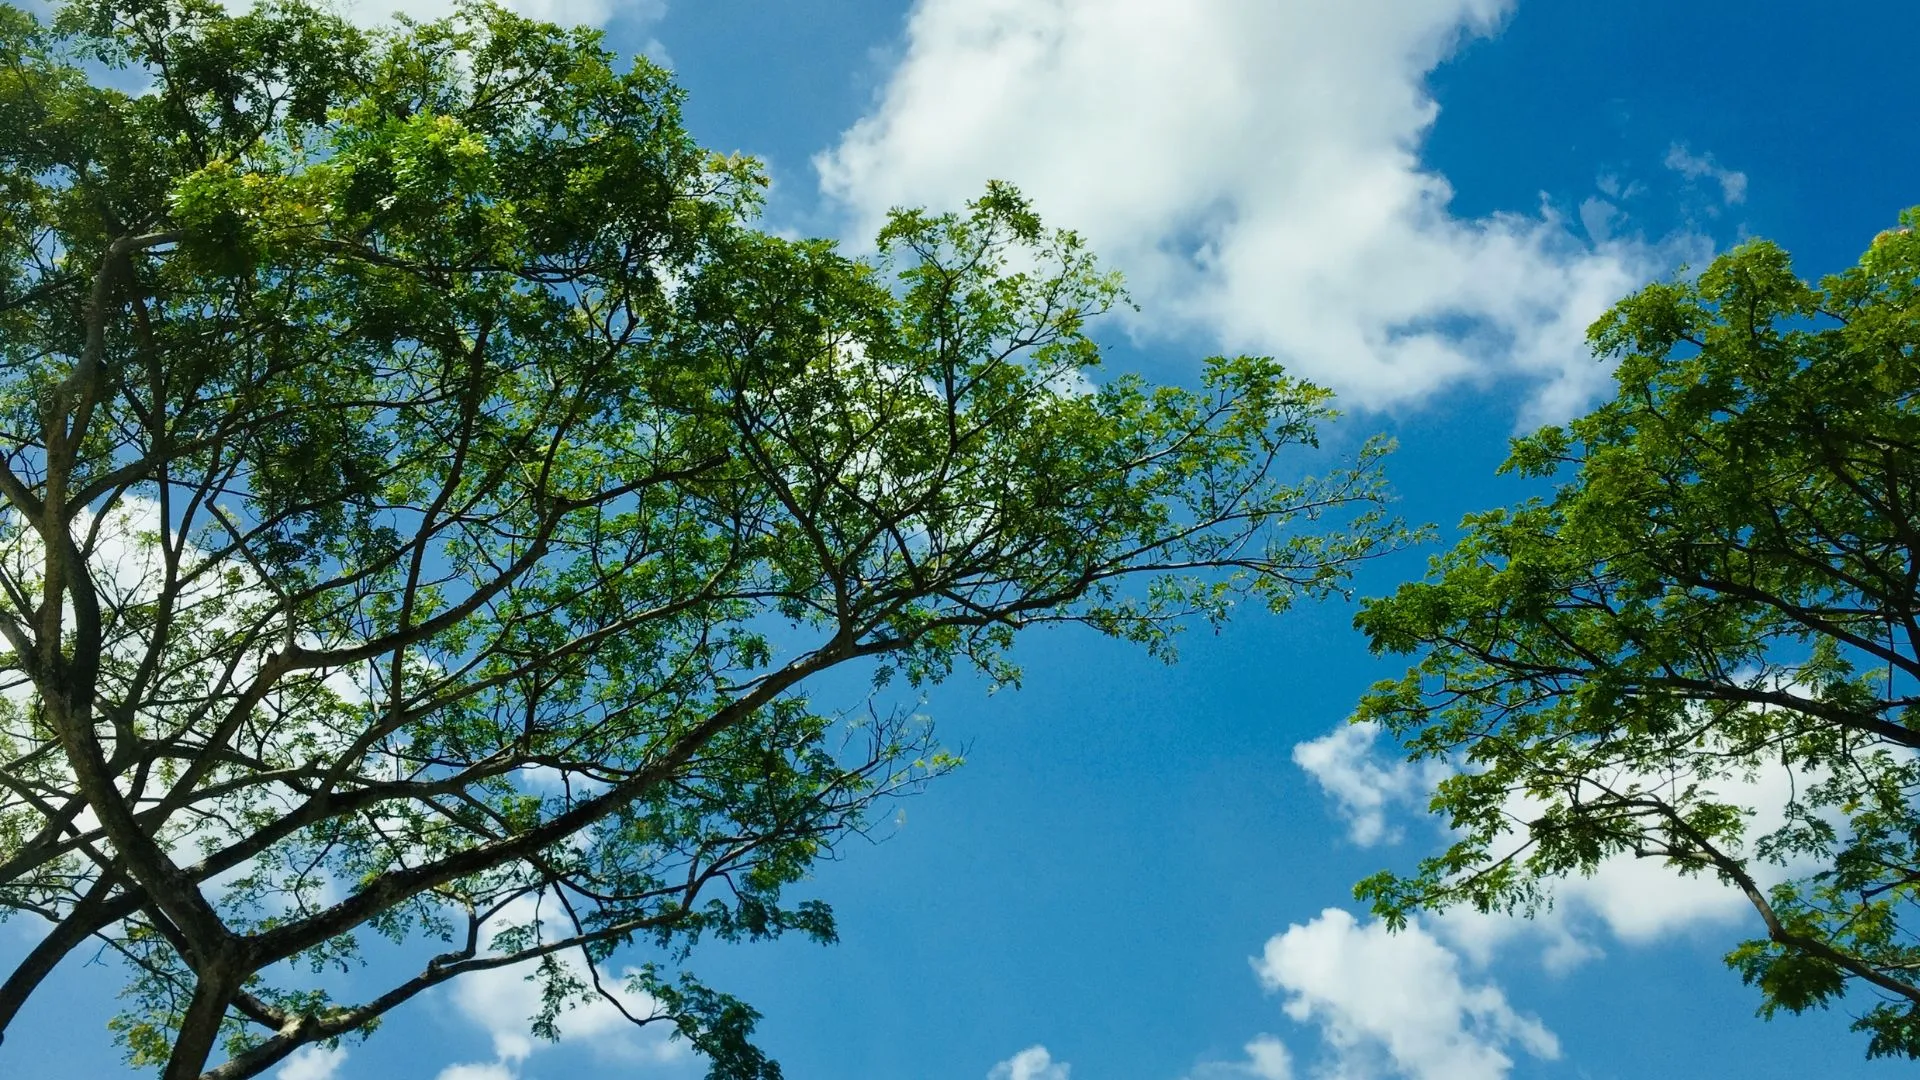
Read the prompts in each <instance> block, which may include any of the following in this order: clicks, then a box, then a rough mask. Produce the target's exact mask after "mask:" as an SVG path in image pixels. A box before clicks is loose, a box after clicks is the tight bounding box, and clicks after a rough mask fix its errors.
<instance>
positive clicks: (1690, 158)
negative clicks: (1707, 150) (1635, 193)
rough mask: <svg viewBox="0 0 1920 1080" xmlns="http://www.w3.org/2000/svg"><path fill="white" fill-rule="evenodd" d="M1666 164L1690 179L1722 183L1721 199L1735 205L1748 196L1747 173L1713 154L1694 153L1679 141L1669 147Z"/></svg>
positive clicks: (1729, 204)
mask: <svg viewBox="0 0 1920 1080" xmlns="http://www.w3.org/2000/svg"><path fill="white" fill-rule="evenodd" d="M1666 166H1667V168H1669V169H1672V170H1673V171H1674V172H1677V173H1679V174H1680V175H1681V176H1684V177H1686V178H1687V179H1689V180H1702V179H1707V180H1712V181H1713V182H1714V183H1716V184H1719V185H1720V201H1721V202H1723V203H1725V204H1727V205H1728V206H1733V205H1735V204H1736V203H1740V202H1744V201H1745V200H1746V197H1747V174H1746V173H1743V172H1735V171H1734V170H1732V169H1729V168H1726V167H1724V166H1722V165H1721V164H1720V163H1719V162H1717V161H1715V160H1713V155H1712V154H1694V153H1692V152H1691V151H1689V150H1688V149H1687V148H1686V147H1684V146H1682V145H1680V144H1679V143H1674V144H1673V145H1672V146H1670V147H1668V148H1667V160H1666Z"/></svg>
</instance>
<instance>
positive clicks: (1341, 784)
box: [1293, 723, 1447, 847]
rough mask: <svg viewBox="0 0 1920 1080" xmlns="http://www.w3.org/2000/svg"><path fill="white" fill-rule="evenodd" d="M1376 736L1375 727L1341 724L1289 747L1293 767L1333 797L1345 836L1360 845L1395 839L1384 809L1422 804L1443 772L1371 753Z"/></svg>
mask: <svg viewBox="0 0 1920 1080" xmlns="http://www.w3.org/2000/svg"><path fill="white" fill-rule="evenodd" d="M1379 735H1380V731H1379V726H1378V725H1376V724H1372V723H1362V724H1343V725H1341V726H1340V727H1337V728H1334V729H1333V730H1332V731H1330V732H1328V733H1327V734H1325V735H1322V736H1320V737H1319V738H1317V739H1311V740H1309V741H1307V742H1303V743H1299V744H1298V745H1296V746H1295V747H1294V748H1293V763H1294V764H1295V765H1298V766H1300V767H1301V768H1302V769H1305V770H1306V771H1307V774H1308V775H1309V776H1311V777H1313V779H1314V782H1316V783H1318V784H1319V785H1320V789H1321V790H1322V791H1324V792H1326V793H1327V794H1328V795H1329V796H1331V797H1332V798H1333V800H1334V802H1335V804H1336V805H1337V806H1338V808H1339V811H1340V815H1341V816H1342V817H1344V818H1346V819H1347V834H1348V836H1350V837H1351V838H1352V840H1353V842H1354V843H1356V844H1359V845H1361V846H1363V847H1367V846H1371V845H1374V844H1378V843H1380V842H1382V841H1387V842H1393V841H1397V840H1398V839H1399V838H1400V829H1399V827H1398V826H1390V825H1389V824H1388V822H1387V811H1388V810H1389V809H1392V808H1396V807H1398V808H1402V809H1405V808H1412V807H1418V806H1419V805H1421V804H1423V803H1425V801H1426V799H1427V796H1428V795H1429V794H1431V793H1432V791H1433V785H1434V784H1436V783H1438V782H1439V780H1440V778H1441V777H1443V776H1445V775H1446V771H1447V769H1446V766H1445V765H1443V764H1441V763H1440V762H1437V761H1436V762H1426V763H1424V764H1421V765H1414V764H1410V763H1408V762H1405V761H1401V760H1398V759H1394V760H1383V759H1382V758H1381V756H1380V755H1379V754H1377V753H1375V751H1374V742H1375V740H1376V739H1378V738H1379Z"/></svg>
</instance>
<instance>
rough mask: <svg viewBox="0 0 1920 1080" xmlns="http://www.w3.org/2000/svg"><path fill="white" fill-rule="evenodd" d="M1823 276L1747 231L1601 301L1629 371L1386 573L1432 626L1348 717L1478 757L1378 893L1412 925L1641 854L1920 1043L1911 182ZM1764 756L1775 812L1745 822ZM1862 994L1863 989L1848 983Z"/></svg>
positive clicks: (1767, 973) (1916, 317) (1602, 344)
mask: <svg viewBox="0 0 1920 1080" xmlns="http://www.w3.org/2000/svg"><path fill="white" fill-rule="evenodd" d="M1903 222H1904V225H1905V227H1904V228H1902V229H1898V230H1893V231H1889V232H1887V233H1883V234H1882V235H1881V236H1880V237H1879V238H1878V239H1877V240H1876V241H1875V242H1874V244H1873V245H1872V247H1871V248H1870V249H1869V250H1868V251H1867V252H1866V254H1865V255H1864V256H1863V257H1862V258H1861V260H1860V263H1859V265H1858V266H1856V267H1854V268H1851V269H1849V270H1847V271H1846V272H1844V273H1841V274H1838V275H1835V276H1832V277H1828V278H1826V279H1825V280H1823V281H1821V282H1820V283H1819V284H1818V285H1813V284H1808V283H1806V282H1803V281H1801V280H1800V279H1798V278H1797V277H1795V275H1794V273H1793V271H1792V269H1791V266H1790V265H1789V262H1788V258H1787V255H1786V254H1785V253H1784V252H1782V251H1781V250H1780V249H1779V248H1778V247H1776V246H1774V245H1772V244H1768V243H1764V242H1753V243H1747V244H1743V245H1741V246H1740V247H1738V248H1736V249H1734V250H1733V251H1730V252H1728V253H1727V254H1725V255H1723V256H1721V257H1720V258H1718V259H1716V260H1715V261H1714V263H1713V264H1712V266H1711V267H1710V268H1709V269H1708V270H1707V271H1706V272H1705V273H1703V274H1701V275H1700V277H1699V278H1698V280H1697V281H1676V282H1673V283H1670V284H1657V285H1653V286H1650V287H1648V288H1646V289H1644V290H1642V291H1640V292H1639V293H1636V294H1635V295H1633V296H1631V297H1628V298H1627V299H1626V300H1623V301H1622V302H1621V303H1620V304H1618V305H1617V306H1616V307H1614V308H1613V310H1612V311H1610V312H1609V313H1608V314H1607V315H1606V316H1604V317H1603V318H1601V319H1600V320H1599V321H1598V322H1597V323H1595V324H1594V326H1593V329H1592V331H1591V341H1592V344H1593V345H1594V347H1595V349H1596V351H1597V352H1598V353H1600V354H1604V355H1609V356H1616V357H1618V358H1619V361H1620V365H1619V369H1618V373H1617V376H1616V377H1617V381H1618V394H1617V396H1616V397H1615V399H1614V400H1613V401H1611V402H1609V403H1607V404H1605V405H1603V406H1601V407H1600V408H1598V409H1597V410H1595V411H1594V412H1592V413H1591V414H1589V415H1587V416H1585V417H1583V418H1581V419H1578V420H1575V421H1573V422H1572V423H1571V424H1570V425H1568V426H1566V427H1564V428H1561V427H1548V428H1545V429H1543V430H1541V431H1539V432H1538V433H1536V434H1533V435H1531V436H1528V437H1526V438H1522V439H1518V440H1516V441H1515V443H1514V445H1513V452H1512V456H1511V457H1510V458H1509V459H1508V461H1507V463H1506V466H1505V471H1508V472H1512V473H1516V474H1519V475H1521V476H1524V477H1533V478H1551V479H1553V480H1554V481H1555V487H1554V488H1553V494H1552V496H1551V497H1550V498H1535V499H1530V500H1528V501H1525V502H1522V503H1520V504H1518V505H1516V506H1514V507H1512V508H1511V509H1505V510H1494V511H1491V512H1487V513H1480V514H1474V515H1472V516H1470V517H1468V518H1467V519H1466V521H1465V523H1464V526H1463V528H1464V532H1465V535H1464V538H1463V539H1461V540H1460V542H1459V543H1458V544H1457V546H1455V547H1454V548H1453V549H1452V550H1451V551H1449V552H1447V553H1446V554H1445V555H1442V556H1440V557H1439V558H1437V559H1436V560H1435V561H1434V562H1433V564H1432V566H1431V569H1430V572H1429V574H1428V576H1427V578H1426V579H1425V580H1424V581H1420V582H1417V583H1412V584H1407V585H1404V586H1402V587H1401V588H1400V589H1399V590H1398V591H1397V592H1396V593H1394V594H1393V595H1392V596H1390V597H1387V598H1383V599H1376V600H1370V601H1367V602H1366V603H1365V604H1364V606H1363V608H1362V611H1361V614H1360V615H1359V616H1358V618H1357V625H1358V626H1359V627H1360V628H1361V629H1363V630H1364V631H1365V632H1366V633H1367V635H1368V636H1369V638H1370V639H1371V641H1372V644H1373V647H1374V648H1375V650H1376V651H1387V652H1393V653H1416V652H1417V653H1420V654H1421V656H1420V659H1419V662H1418V665H1417V666H1416V667H1414V668H1413V669H1412V670H1411V671H1410V672H1409V673H1408V674H1407V675H1406V677H1405V678H1404V679H1401V680H1397V681H1388V682H1383V683H1381V684H1379V685H1377V686H1376V687H1374V688H1373V690H1372V691H1371V692H1370V693H1369V694H1368V695H1367V696H1366V697H1365V699H1364V700H1363V701H1362V703H1361V705H1360V706H1359V709H1358V711H1357V713H1356V716H1355V718H1356V719H1357V720H1362V721H1373V722H1378V723H1380V724H1382V725H1383V726H1384V727H1386V728H1387V729H1389V730H1391V731H1392V732H1394V733H1395V734H1396V735H1398V736H1400V737H1401V738H1402V739H1403V740H1405V741H1406V745H1407V746H1408V747H1409V750H1410V753H1411V756H1412V758H1414V759H1416V760H1420V759H1430V760H1440V761H1444V762H1448V763H1450V764H1452V765H1453V766H1454V767H1455V769H1456V771H1455V773H1454V774H1453V775H1452V776H1451V777H1450V778H1449V779H1447V780H1445V781H1444V782H1443V783H1442V784H1441V785H1440V787H1439V789H1438V791H1437V794H1436V795H1435V797H1434V800H1433V809H1434V810H1435V811H1436V812H1438V813H1439V814H1441V815H1443V816H1444V817H1445V819H1446V820H1447V822H1448V823H1449V824H1450V825H1451V826H1452V828H1453V830H1454V832H1453V835H1452V842H1451V844H1450V846H1448V847H1447V848H1446V850H1445V851H1444V852H1443V853H1441V854H1439V855H1437V856H1434V857H1432V858H1428V859H1426V860H1424V861H1423V862H1422V863H1421V864H1420V866H1419V869H1418V871H1417V872H1415V873H1412V874H1409V875H1405V876H1398V875H1394V874H1391V873H1382V874H1380V875H1377V876H1375V877H1372V878H1370V879H1368V880H1367V881H1365V882H1363V883H1362V884H1361V885H1360V887H1359V889H1358V892H1359V894H1360V896H1361V897H1363V898H1368V899H1371V900H1372V902H1373V905H1374V910H1375V911H1376V912H1377V913H1379V914H1380V915H1382V916H1383V917H1385V918H1386V919H1388V920H1390V921H1391V922H1393V923H1395V924H1398V923H1401V922H1404V920H1405V919H1406V918H1407V917H1408V915H1409V914H1410V913H1411V912H1413V911H1415V910H1418V909H1422V908H1426V909H1439V908H1444V907H1447V906H1449V905H1454V904H1466V905H1470V906H1471V907H1474V908H1477V909H1479V910H1482V911H1487V910H1504V911H1516V910H1517V911H1522V912H1526V913H1532V912H1534V911H1535V910H1536V909H1537V908H1538V906H1539V905H1540V904H1542V903H1546V902H1550V900H1551V883H1552V881H1553V880H1554V879H1556V878H1562V877H1565V876H1567V875H1572V874H1584V873H1589V872H1591V871H1592V870H1593V869H1594V868H1595V867H1596V866H1597V865H1598V864H1599V863H1600V862H1601V861H1603V860H1605V859H1609V858H1614V857H1621V856H1637V857H1641V858H1653V859H1659V860H1663V861H1664V862H1665V863H1667V864H1668V865H1670V866H1671V867H1673V868H1674V869H1675V870H1676V871H1678V872H1680V873H1683V874H1709V875H1714V876H1717V877H1718V878H1719V879H1721V880H1723V881H1725V882H1727V883H1728V884H1730V885H1731V886H1732V887H1734V888H1737V889H1739V890H1740V891H1741V892H1742V893H1743V894H1744V895H1745V896H1746V898H1747V899H1748V900H1750V901H1751V902H1752V905H1753V908H1754V910H1755V911H1756V912H1757V913H1758V915H1759V922H1760V924H1761V925H1762V926H1763V927H1764V930H1765V934H1764V936H1762V937H1758V938H1756V939H1755V940H1752V941H1749V942H1747V943H1745V944H1743V945H1741V946H1740V947H1739V948H1737V949H1735V950H1734V951H1733V952H1732V953H1731V954H1730V955H1729V956H1728V963H1729V964H1730V965H1731V966H1732V967H1733V968H1735V969H1736V970H1737V971H1738V972H1739V973H1740V974H1741V975H1742V976H1743V977H1744V978H1745V979H1746V980H1747V981H1748V982H1749V983H1751V984H1754V985H1756V986H1757V987H1758V988H1759V991H1760V993H1761V995H1762V1002H1763V1003H1762V1005H1761V1010H1760V1011H1761V1013H1762V1015H1766V1016H1772V1015H1773V1014H1775V1013H1776V1012H1777V1011H1778V1010H1780V1009H1787V1010H1790V1011H1793V1012H1800V1011H1803V1010H1806V1009H1808V1008H1812V1007H1816V1006H1828V1005H1832V1004H1835V1003H1839V1002H1841V1001H1842V1000H1843V999H1844V1000H1845V1001H1847V1002H1849V1003H1852V1004H1856V1005H1860V1006H1861V1008H1860V1011H1859V1012H1858V1013H1857V1021H1856V1023H1855V1028H1856V1030H1859V1031H1863V1032H1865V1033H1867V1034H1868V1035H1869V1036H1870V1041H1869V1043H1868V1052H1869V1054H1872V1055H1906V1056H1910V1057H1911V1056H1920V977H1917V976H1916V971H1920V942H1916V940H1915V938H1914V934H1915V932H1916V930H1917V929H1920V927H1916V925H1915V920H1914V916H1915V911H1914V904H1915V899H1916V890H1920V812H1916V808H1915V803H1914V800H1915V796H1916V794H1920V754H1916V752H1915V751H1916V750H1920V713H1916V712H1915V709H1914V705H1915V703H1916V701H1920V655H1917V654H1916V649H1920V624H1917V621H1916V620H1920V591H1917V590H1916V586H1917V585H1920V400H1917V399H1916V393H1917V392H1920V353H1917V351H1916V350H1917V349H1920V236H1916V235H1915V234H1914V233H1913V231H1912V229H1913V227H1915V226H1920V211H1911V212H1909V213H1907V214H1906V215H1905V216H1904V218H1903ZM1769 777H1771V778H1772V779H1773V780H1774V781H1775V782H1777V783H1778V784H1779V785H1780V786H1781V787H1782V790H1783V791H1785V792H1787V793H1786V794H1783V795H1782V796H1781V798H1782V800H1783V801H1784V807H1783V808H1780V807H1776V808H1774V809H1784V814H1785V817H1784V825H1782V826H1780V827H1778V828H1766V829H1760V828H1756V827H1754V825H1753V817H1754V812H1755V810H1756V809H1757V808H1756V807H1755V806H1754V805H1752V803H1753V801H1754V800H1753V798H1751V797H1750V793H1751V791H1752V790H1753V789H1751V788H1746V789H1744V790H1746V791H1748V792H1749V795H1748V796H1742V795H1741V794H1740V793H1741V791H1742V790H1743V785H1745V784H1747V783H1749V782H1752V781H1756V780H1765V779H1767V778H1769ZM1849 995H1855V996H1851V997H1849Z"/></svg>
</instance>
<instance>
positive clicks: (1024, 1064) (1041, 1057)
mask: <svg viewBox="0 0 1920 1080" xmlns="http://www.w3.org/2000/svg"><path fill="white" fill-rule="evenodd" d="M1070 1071H1071V1069H1070V1068H1069V1066H1068V1065H1067V1063H1066V1062H1064V1061H1055V1060H1053V1056H1052V1055H1050V1054H1048V1053H1047V1048H1046V1047H1044V1046H1029V1047H1027V1048H1026V1049H1025V1050H1022V1051H1020V1052H1019V1053H1017V1054H1015V1055H1013V1056H1012V1057H1010V1058H1008V1059H1007V1060H1005V1061H1003V1062H1001V1063H1000V1064H998V1065H995V1066H994V1067H993V1068H992V1069H990V1070H989V1071H988V1072H987V1080H1067V1074H1068V1073H1069V1072H1070Z"/></svg>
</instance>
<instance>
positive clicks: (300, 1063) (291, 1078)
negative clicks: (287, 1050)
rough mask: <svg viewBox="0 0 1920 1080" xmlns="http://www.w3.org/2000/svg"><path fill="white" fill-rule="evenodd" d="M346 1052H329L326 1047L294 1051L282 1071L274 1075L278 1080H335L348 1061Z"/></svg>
mask: <svg viewBox="0 0 1920 1080" xmlns="http://www.w3.org/2000/svg"><path fill="white" fill-rule="evenodd" d="M346 1059H347V1052H346V1051H345V1050H338V1049H333V1050H329V1049H328V1048H326V1047H324V1046H308V1047H303V1048H301V1049H299V1050H296V1051H294V1053H293V1056H292V1057H289V1058H288V1059H287V1061H286V1064H284V1065H282V1066H280V1071H279V1072H276V1073H274V1074H273V1075H274V1076H275V1077H276V1080H334V1077H335V1076H336V1075H337V1074H338V1073H339V1071H340V1065H341V1063H342V1062H344V1061H346Z"/></svg>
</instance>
